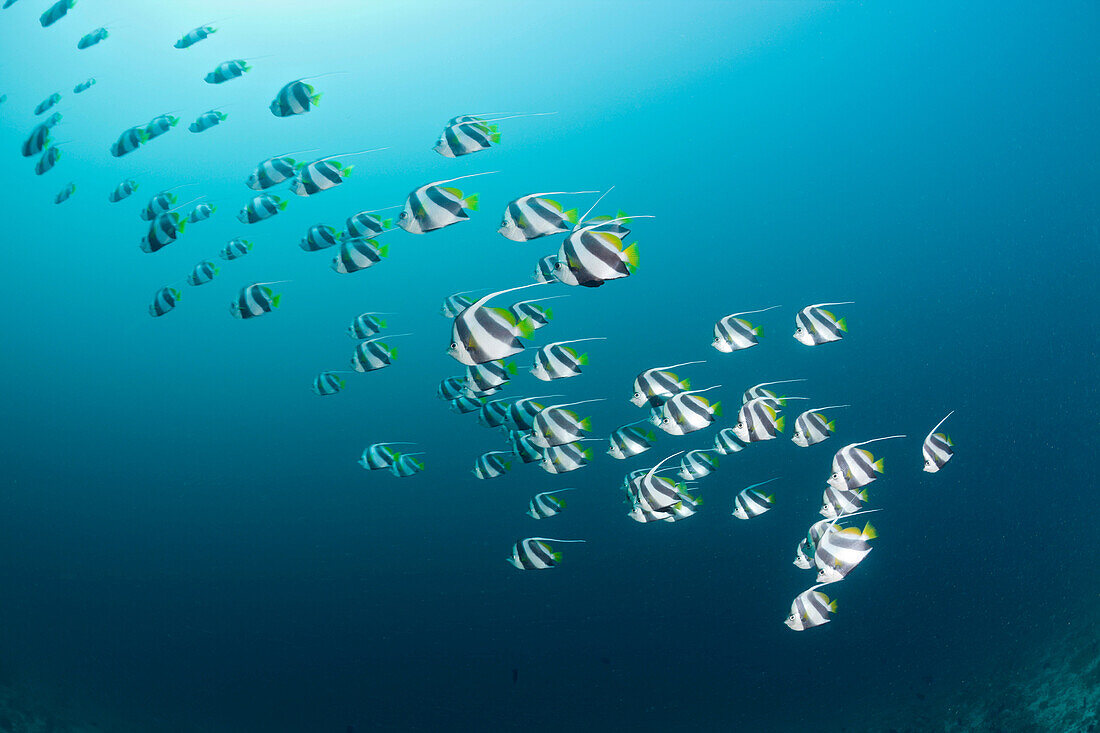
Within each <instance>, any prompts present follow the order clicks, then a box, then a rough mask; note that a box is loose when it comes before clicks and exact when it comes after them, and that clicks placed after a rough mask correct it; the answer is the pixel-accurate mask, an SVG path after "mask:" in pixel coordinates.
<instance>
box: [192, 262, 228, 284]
mask: <svg viewBox="0 0 1100 733" xmlns="http://www.w3.org/2000/svg"><path fill="white" fill-rule="evenodd" d="M219 272H221V270H219V269H218V266H217V265H215V264H214V263H213V262H211V261H210V260H203V261H202V262H200V263H199V264H197V265H195V268H194V269H193V270H191V274H190V275H188V276H187V284H188V285H205V284H206V283H208V282H210V281H211V280H213V279H214V276H215V275H217V274H218V273H219Z"/></svg>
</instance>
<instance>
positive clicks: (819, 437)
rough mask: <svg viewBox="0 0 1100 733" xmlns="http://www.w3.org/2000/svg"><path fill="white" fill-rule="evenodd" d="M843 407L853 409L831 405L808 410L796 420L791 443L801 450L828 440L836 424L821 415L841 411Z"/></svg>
mask: <svg viewBox="0 0 1100 733" xmlns="http://www.w3.org/2000/svg"><path fill="white" fill-rule="evenodd" d="M842 407H851V405H829V406H827V407H814V408H812V409H809V410H806V411H805V412H803V413H802V414H801V415H799V416H798V417H797V418H795V421H794V434H793V435H791V441H792V442H793V443H794V444H795V445H797V446H798V447H800V448H809V447H810V446H811V445H817V444H818V443H821V442H823V441H825V440H828V439H829V437H830V436H831V435H832V434H833V430H835V429H836V422H835V421H833V420H829V418H827V417H825V415H823V414H821V411H822V410H839V409H841V408H842Z"/></svg>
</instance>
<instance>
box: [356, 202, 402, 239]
mask: <svg viewBox="0 0 1100 733" xmlns="http://www.w3.org/2000/svg"><path fill="white" fill-rule="evenodd" d="M385 210H386V209H377V210H376V211H385ZM374 213H375V212H374V211H360V212H357V213H355V214H352V215H351V216H349V217H348V219H347V221H346V222H344V229H345V231H346V232H347V236H349V237H372V236H374V235H375V234H381V233H382V232H384V231H387V230H389V229H392V228H393V219H380V218H379V217H377V216H374Z"/></svg>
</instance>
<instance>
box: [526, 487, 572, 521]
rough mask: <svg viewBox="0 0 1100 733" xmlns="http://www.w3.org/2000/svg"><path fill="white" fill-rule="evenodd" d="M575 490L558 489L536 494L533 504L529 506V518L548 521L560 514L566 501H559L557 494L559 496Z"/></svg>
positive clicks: (532, 500)
mask: <svg viewBox="0 0 1100 733" xmlns="http://www.w3.org/2000/svg"><path fill="white" fill-rule="evenodd" d="M575 490H576V489H558V490H557V491H543V492H542V493H539V494H535V495H534V497H532V499H531V502H530V503H529V504H528V505H527V516H529V517H531V518H532V519H546V518H547V517H552V516H554V515H555V514H560V513H561V510H562V509H564V508H565V501H564V500H562V499H559V498H558V497H557V496H555V494H559V493H561V492H562V491H575Z"/></svg>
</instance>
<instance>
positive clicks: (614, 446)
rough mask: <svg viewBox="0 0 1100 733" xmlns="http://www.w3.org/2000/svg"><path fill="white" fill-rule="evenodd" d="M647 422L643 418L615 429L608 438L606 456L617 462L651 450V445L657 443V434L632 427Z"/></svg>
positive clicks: (647, 420) (646, 419)
mask: <svg viewBox="0 0 1100 733" xmlns="http://www.w3.org/2000/svg"><path fill="white" fill-rule="evenodd" d="M648 422H649V419H648V418H643V419H641V420H636V421H634V422H632V423H627V424H626V425H620V426H619V427H618V428H616V429H615V432H613V433H611V435H610V436H608V442H609V443H610V446H609V447H608V449H607V455H609V456H611V457H612V458H616V459H618V460H624V459H626V458H631V457H632V456H636V455H638V454H640V453H645V452H646V451H647V450H649V449H650V448H652V447H653V444H654V443H655V442H657V434H656V433H654V432H653V431H652V430H643V429H641V428H638V427H634V426H635V425H639V424H641V423H648Z"/></svg>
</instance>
